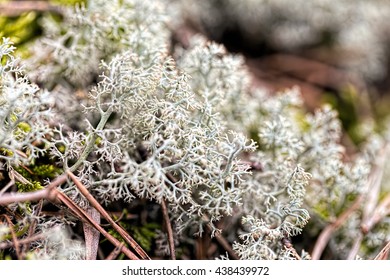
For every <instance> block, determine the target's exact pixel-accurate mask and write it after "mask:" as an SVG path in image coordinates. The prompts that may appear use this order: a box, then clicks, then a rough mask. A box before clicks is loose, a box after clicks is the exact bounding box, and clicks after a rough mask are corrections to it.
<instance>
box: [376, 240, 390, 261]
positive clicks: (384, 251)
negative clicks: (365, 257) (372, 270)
mask: <svg viewBox="0 0 390 280" xmlns="http://www.w3.org/2000/svg"><path fill="white" fill-rule="evenodd" d="M389 252H390V241H389V242H388V243H387V244H386V246H385V247H383V249H382V250H381V251H380V252H379V254H378V255H377V256H376V257H375V258H374V260H387V259H388V257H389Z"/></svg>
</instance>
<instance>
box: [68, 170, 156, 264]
mask: <svg viewBox="0 0 390 280" xmlns="http://www.w3.org/2000/svg"><path fill="white" fill-rule="evenodd" d="M67 174H68V175H69V177H70V178H71V179H72V181H73V182H74V183H75V185H76V187H77V188H78V190H79V191H80V192H81V193H82V194H83V195H84V197H85V198H86V199H87V200H88V201H89V203H90V204H91V205H92V206H93V207H95V209H96V210H97V211H98V212H99V213H100V214H101V215H102V217H104V218H105V219H106V220H107V221H108V222H109V223H110V224H111V226H112V227H113V228H114V229H115V230H116V231H117V232H118V233H119V234H120V235H121V236H122V237H123V239H124V240H125V241H126V242H127V243H128V244H129V245H130V246H131V247H132V248H133V249H134V250H135V251H136V252H137V253H138V254H139V255H140V257H141V258H142V259H150V257H149V256H148V255H147V254H146V252H145V251H144V250H143V249H142V248H141V246H140V245H139V244H138V243H137V242H136V241H135V240H134V239H133V238H132V237H131V236H130V235H129V234H128V233H127V232H126V230H125V229H124V228H122V227H121V226H120V225H118V224H117V223H115V221H114V220H113V219H112V218H111V216H110V215H109V214H108V213H107V211H106V210H105V209H104V208H103V207H102V206H101V205H100V204H99V202H98V201H97V200H96V199H95V198H94V197H93V196H92V195H91V193H90V192H89V191H88V190H87V188H86V187H85V186H84V185H83V184H82V183H81V182H80V180H79V179H77V177H76V176H75V175H74V174H73V173H72V172H70V171H67Z"/></svg>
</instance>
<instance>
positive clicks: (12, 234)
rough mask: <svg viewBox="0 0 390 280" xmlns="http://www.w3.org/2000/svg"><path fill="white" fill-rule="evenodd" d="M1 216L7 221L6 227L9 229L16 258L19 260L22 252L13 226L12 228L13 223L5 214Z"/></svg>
mask: <svg viewBox="0 0 390 280" xmlns="http://www.w3.org/2000/svg"><path fill="white" fill-rule="evenodd" d="M2 216H3V217H4V218H5V220H6V221H7V224H8V228H9V230H10V231H11V239H12V243H13V245H14V248H15V254H16V257H17V258H18V260H21V259H22V257H23V256H22V253H21V251H20V242H19V240H18V238H17V237H16V234H15V231H14V228H13V227H14V225H13V223H12V222H11V219H10V218H9V217H8V216H7V215H2Z"/></svg>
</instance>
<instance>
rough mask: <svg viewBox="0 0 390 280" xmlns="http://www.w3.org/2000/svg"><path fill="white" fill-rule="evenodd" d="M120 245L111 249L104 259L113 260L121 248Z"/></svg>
mask: <svg viewBox="0 0 390 280" xmlns="http://www.w3.org/2000/svg"><path fill="white" fill-rule="evenodd" d="M122 246H123V244H122V245H120V246H119V247H116V248H115V249H114V250H112V252H111V253H110V254H109V255H108V256H107V258H106V259H105V260H115V259H116V258H117V257H118V255H119V253H120V252H121V249H122Z"/></svg>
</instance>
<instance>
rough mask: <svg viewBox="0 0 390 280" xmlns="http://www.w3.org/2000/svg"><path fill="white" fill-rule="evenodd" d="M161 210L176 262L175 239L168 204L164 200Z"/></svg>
mask: <svg viewBox="0 0 390 280" xmlns="http://www.w3.org/2000/svg"><path fill="white" fill-rule="evenodd" d="M161 210H162V213H163V218H164V222H165V227H166V230H167V235H168V244H169V251H170V253H171V259H172V260H175V259H176V253H175V241H174V239H173V230H172V225H171V222H170V220H169V214H168V207H167V204H166V202H165V201H164V200H163V201H162V202H161Z"/></svg>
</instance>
